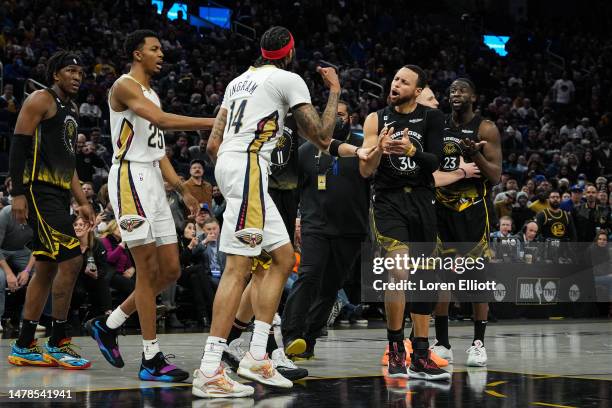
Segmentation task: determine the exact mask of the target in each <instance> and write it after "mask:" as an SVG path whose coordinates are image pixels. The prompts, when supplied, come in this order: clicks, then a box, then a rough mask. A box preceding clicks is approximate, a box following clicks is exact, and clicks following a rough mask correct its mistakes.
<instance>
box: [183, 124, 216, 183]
mask: <svg viewBox="0 0 612 408" xmlns="http://www.w3.org/2000/svg"><path fill="white" fill-rule="evenodd" d="M208 137H209V134H208V132H204V131H202V132H201V133H200V140H199V141H198V144H197V145H196V146H191V147H189V159H190V160H192V161H193V160H201V161H203V162H204V180H206V181H208V182H209V183H211V184H215V183H216V181H215V165H214V164H213V162H212V161H211V160H210V157H208V153H206V144H207V143H208Z"/></svg>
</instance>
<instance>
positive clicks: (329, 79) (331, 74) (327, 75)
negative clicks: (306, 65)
mask: <svg viewBox="0 0 612 408" xmlns="http://www.w3.org/2000/svg"><path fill="white" fill-rule="evenodd" d="M317 72H318V73H319V75H321V78H323V82H324V83H325V86H326V87H328V88H329V90H330V91H332V92H340V79H338V74H337V73H336V70H335V69H334V68H331V67H328V68H322V67H317Z"/></svg>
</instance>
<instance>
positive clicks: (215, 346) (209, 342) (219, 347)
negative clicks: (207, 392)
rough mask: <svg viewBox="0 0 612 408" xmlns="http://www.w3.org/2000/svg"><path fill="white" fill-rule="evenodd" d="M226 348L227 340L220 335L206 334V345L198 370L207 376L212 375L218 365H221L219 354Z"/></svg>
mask: <svg viewBox="0 0 612 408" xmlns="http://www.w3.org/2000/svg"><path fill="white" fill-rule="evenodd" d="M225 350H227V340H226V339H222V338H221V337H215V336H208V338H207V339H206V345H205V346H204V355H203V356H202V361H201V362H200V370H201V371H202V372H203V373H204V375H205V376H207V377H212V376H213V375H214V374H215V372H216V371H217V369H218V368H219V365H221V356H222V355H223V352H224V351H225Z"/></svg>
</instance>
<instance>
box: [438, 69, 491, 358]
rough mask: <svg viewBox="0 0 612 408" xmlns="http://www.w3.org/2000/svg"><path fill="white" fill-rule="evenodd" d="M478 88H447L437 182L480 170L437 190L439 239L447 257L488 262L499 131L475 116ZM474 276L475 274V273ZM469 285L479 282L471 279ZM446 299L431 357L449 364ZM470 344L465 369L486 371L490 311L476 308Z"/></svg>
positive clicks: (463, 82) (462, 82)
mask: <svg viewBox="0 0 612 408" xmlns="http://www.w3.org/2000/svg"><path fill="white" fill-rule="evenodd" d="M476 99H477V95H476V87H475V86H474V83H473V82H472V81H471V80H469V79H467V78H458V79H456V80H455V81H454V82H453V83H452V84H451V87H450V92H449V102H450V105H451V108H452V113H451V114H450V115H448V117H447V118H446V123H445V127H444V135H443V140H442V143H443V147H442V151H443V153H444V157H443V158H442V163H441V165H440V172H439V175H438V176H439V177H437V178H436V182H437V184H438V185H441V184H444V183H441V182H440V181H441V180H440V179H441V178H443V177H448V176H446V174H447V173H448V172H452V171H454V170H455V169H456V168H457V166H459V163H460V162H461V161H465V162H472V163H475V164H476V165H477V166H478V169H479V172H480V175H479V177H472V178H464V179H463V180H459V181H456V182H454V183H451V184H449V185H445V186H439V187H438V188H437V189H436V201H437V203H436V207H437V215H438V234H439V237H440V240H441V241H442V246H443V253H444V255H445V256H454V255H460V256H464V257H470V258H485V259H487V258H488V257H489V256H490V250H489V234H490V225H491V224H493V223H494V218H495V216H494V211H493V208H492V205H491V202H490V200H491V199H490V191H491V186H492V185H494V184H497V182H498V180H499V178H500V176H501V165H502V152H501V144H500V136H499V131H498V130H497V127H496V126H495V124H494V123H493V122H491V121H489V120H485V119H483V118H482V117H480V116H479V115H476V114H475V113H474V110H473V107H472V106H473V104H474V103H475V102H476ZM475 272H476V271H475ZM456 278H457V276H456V274H452V276H451V274H448V273H446V274H443V279H444V280H454V279H456ZM466 278H469V279H481V277H480V276H469V277H467V276H466ZM448 305H449V298H448V293H439V301H438V303H437V304H436V308H435V315H436V318H435V319H436V320H435V327H436V339H437V343H436V344H435V345H434V347H433V351H434V352H435V353H436V354H438V355H439V356H440V357H442V358H445V359H447V360H449V362H451V361H453V353H452V350H451V345H450V342H449V340H448ZM473 308H474V338H473V341H472V347H470V348H469V349H468V356H467V365H468V366H484V365H486V362H487V356H486V349H485V348H484V335H485V330H486V327H487V316H488V313H489V306H488V304H487V303H474V304H473Z"/></svg>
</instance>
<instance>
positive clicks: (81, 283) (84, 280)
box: [71, 216, 113, 316]
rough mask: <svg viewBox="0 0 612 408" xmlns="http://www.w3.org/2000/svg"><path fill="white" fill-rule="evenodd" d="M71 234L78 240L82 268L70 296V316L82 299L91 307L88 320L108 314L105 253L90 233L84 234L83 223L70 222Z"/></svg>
mask: <svg viewBox="0 0 612 408" xmlns="http://www.w3.org/2000/svg"><path fill="white" fill-rule="evenodd" d="M72 225H73V227H74V233H75V235H76V237H77V238H78V239H79V242H80V245H81V253H82V254H83V264H82V266H81V272H80V273H79V276H78V278H77V283H76V285H75V290H74V293H73V295H72V303H71V310H72V314H73V316H74V315H75V311H77V310H78V308H79V307H80V305H82V304H83V303H84V302H85V298H86V297H87V298H88V299H89V302H90V303H91V307H92V308H91V310H89V312H90V316H99V315H102V314H110V312H111V311H112V306H113V305H112V301H111V293H110V287H109V284H108V278H109V276H111V275H112V273H113V270H112V268H111V266H110V265H109V264H108V262H107V260H106V249H104V245H102V243H101V242H100V240H99V239H98V238H96V237H94V235H93V232H91V231H88V230H87V226H86V224H85V220H83V218H81V217H79V216H77V217H75V218H74V221H73V224H72Z"/></svg>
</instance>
